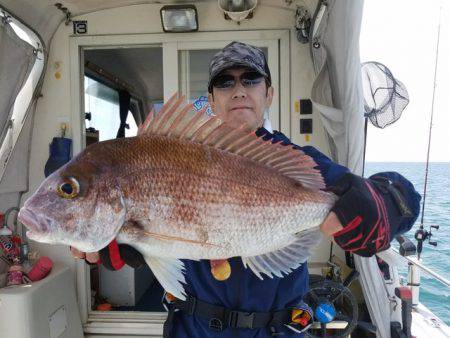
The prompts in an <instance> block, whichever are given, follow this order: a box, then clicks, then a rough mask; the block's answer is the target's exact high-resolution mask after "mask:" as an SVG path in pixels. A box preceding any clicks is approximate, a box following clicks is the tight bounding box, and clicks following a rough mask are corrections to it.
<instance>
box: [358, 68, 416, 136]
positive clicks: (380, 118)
mask: <svg viewBox="0 0 450 338" xmlns="http://www.w3.org/2000/svg"><path fill="white" fill-rule="evenodd" d="M361 73H362V87H363V95H364V110H365V114H364V116H365V117H368V118H369V119H370V122H372V124H373V125H374V126H375V127H377V128H384V127H386V126H388V125H390V124H392V123H394V122H395V121H397V120H398V119H399V118H400V116H401V115H402V112H403V110H404V109H405V108H406V106H407V105H408V103H409V96H408V91H407V90H406V87H405V85H404V84H403V83H401V82H400V81H398V80H397V79H396V78H395V77H394V76H393V75H392V73H391V71H390V70H389V68H387V67H386V66H385V65H383V64H381V63H379V62H374V61H371V62H365V63H363V64H362V65H361Z"/></svg>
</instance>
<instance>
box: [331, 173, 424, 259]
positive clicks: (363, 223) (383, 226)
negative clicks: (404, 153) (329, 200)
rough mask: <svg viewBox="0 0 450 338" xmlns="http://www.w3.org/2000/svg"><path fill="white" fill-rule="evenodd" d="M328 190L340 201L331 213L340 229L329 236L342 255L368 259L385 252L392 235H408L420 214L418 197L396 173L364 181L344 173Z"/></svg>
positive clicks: (372, 177)
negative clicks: (333, 214) (342, 251)
mask: <svg viewBox="0 0 450 338" xmlns="http://www.w3.org/2000/svg"><path fill="white" fill-rule="evenodd" d="M329 190H331V191H333V192H334V193H335V194H337V195H338V196H339V197H340V198H339V200H338V201H337V202H336V204H335V205H334V206H333V208H332V209H331V211H333V212H334V213H336V215H337V217H338V218H339V220H340V222H341V223H342V225H343V226H344V229H342V230H340V231H338V232H336V233H335V234H333V237H334V240H335V241H336V243H337V244H338V245H339V246H340V247H341V248H342V249H344V250H345V251H349V252H353V253H355V254H358V255H360V256H365V257H370V256H372V255H374V254H376V253H377V252H380V251H383V250H386V249H387V248H389V246H390V242H391V240H392V239H394V238H395V236H396V235H398V234H401V233H404V232H406V231H408V230H409V229H410V228H411V227H412V225H413V224H414V222H415V220H416V219H417V216H418V215H419V211H420V195H419V194H418V193H417V191H416V190H415V189H414V187H413V186H412V184H411V183H410V182H409V181H408V180H406V179H405V178H404V177H403V176H401V175H400V174H398V173H380V174H375V175H373V176H371V177H370V178H368V179H365V178H362V177H359V176H356V175H354V174H351V173H348V174H345V175H343V176H342V177H341V178H340V179H339V180H338V181H337V183H336V184H335V185H334V186H333V187H331V188H330V189H329Z"/></svg>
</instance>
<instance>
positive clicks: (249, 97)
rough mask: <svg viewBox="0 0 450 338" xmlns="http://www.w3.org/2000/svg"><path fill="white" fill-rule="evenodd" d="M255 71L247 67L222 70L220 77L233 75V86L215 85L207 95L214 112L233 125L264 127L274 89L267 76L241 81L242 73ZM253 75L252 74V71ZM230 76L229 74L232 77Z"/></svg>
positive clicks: (251, 127)
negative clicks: (265, 78)
mask: <svg viewBox="0 0 450 338" xmlns="http://www.w3.org/2000/svg"><path fill="white" fill-rule="evenodd" d="M249 72H250V73H254V71H252V70H249V69H247V68H232V69H228V70H225V71H223V72H222V73H220V75H219V76H222V75H227V76H232V77H234V85H233V86H228V87H223V88H221V87H214V86H213V89H212V90H213V92H212V94H211V93H210V94H209V96H208V99H209V103H210V104H211V107H212V109H213V111H214V113H215V114H216V115H217V117H219V118H220V119H221V120H222V121H224V122H226V123H227V124H228V125H230V126H231V127H235V128H238V127H240V126H242V125H245V126H246V127H245V128H246V129H247V130H249V131H254V130H256V129H257V128H259V127H261V126H262V124H263V121H264V110H265V109H268V108H269V107H270V105H271V103H272V98H273V88H272V87H269V88H267V85H266V82H265V80H264V78H262V79H261V80H260V81H253V82H251V81H250V82H245V81H244V85H243V84H242V83H241V81H240V79H241V75H243V74H244V78H245V73H249ZM250 75H251V74H250ZM229 78H230V77H229Z"/></svg>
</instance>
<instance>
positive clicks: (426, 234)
mask: <svg viewBox="0 0 450 338" xmlns="http://www.w3.org/2000/svg"><path fill="white" fill-rule="evenodd" d="M441 11H442V6H441V7H439V21H438V22H439V23H438V31H437V41H436V56H435V60H434V81H433V97H432V99H431V117H430V128H429V131H428V150H427V164H426V167H425V183H424V187H423V200H422V216H421V220H420V227H419V229H418V230H417V231H416V233H415V235H414V237H415V238H416V240H417V259H420V255H421V253H422V248H423V242H424V241H426V240H427V239H428V243H429V244H431V245H433V246H436V245H437V242H436V241H434V242H433V241H431V236H432V235H433V234H432V233H431V229H432V228H433V229H436V230H438V229H439V225H431V226H430V231H427V230H424V227H423V219H424V215H425V201H426V197H427V182H428V166H429V163H430V146H431V131H432V129H433V113H434V95H435V92H436V75H437V66H438V60H439V37H440V33H441Z"/></svg>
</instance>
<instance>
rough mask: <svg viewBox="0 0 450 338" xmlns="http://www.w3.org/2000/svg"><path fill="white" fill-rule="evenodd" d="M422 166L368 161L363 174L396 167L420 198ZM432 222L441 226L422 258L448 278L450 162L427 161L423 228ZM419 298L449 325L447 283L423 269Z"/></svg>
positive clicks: (422, 178) (449, 305)
mask: <svg viewBox="0 0 450 338" xmlns="http://www.w3.org/2000/svg"><path fill="white" fill-rule="evenodd" d="M425 167H426V163H396V162H369V163H366V167H365V175H364V176H366V177H368V176H370V175H372V174H374V173H377V172H382V171H397V172H398V173H400V174H402V175H403V176H405V177H406V178H407V179H408V180H410V181H411V182H412V183H413V184H414V186H415V188H416V190H417V191H418V192H419V193H420V194H421V195H422V198H423V188H424V182H425ZM421 203H422V202H421ZM421 207H422V204H421ZM420 220H421V215H420V216H419V218H418V219H417V221H416V223H415V224H414V226H413V228H412V229H411V230H410V231H409V232H408V233H407V234H406V235H407V237H409V238H410V239H411V240H413V242H414V243H417V242H416V241H415V239H414V233H415V231H416V230H417V229H418V228H419V225H420ZM432 224H433V225H434V224H437V225H439V226H440V228H439V230H438V231H434V230H433V231H432V232H433V236H432V240H433V241H437V242H438V245H437V247H434V246H431V245H429V244H427V242H425V243H424V246H423V251H422V255H421V258H422V262H423V263H424V264H425V265H426V266H427V267H429V268H431V269H432V270H433V271H435V272H437V273H439V274H440V275H441V276H443V277H445V278H446V279H450V163H430V164H429V168H428V182H427V193H426V201H425V213H424V227H425V229H426V230H429V226H430V225H432ZM404 271H406V269H405V270H404ZM400 273H402V271H400ZM419 299H420V302H421V303H423V304H424V305H425V306H426V307H428V308H429V309H430V310H431V311H432V312H433V313H434V314H436V315H437V316H438V317H439V318H441V319H442V320H443V321H444V322H446V323H447V324H448V325H450V287H446V286H445V285H443V284H441V283H440V282H439V281H436V280H434V279H433V278H432V277H430V276H429V275H427V274H425V273H424V272H423V273H421V288H420V297H419Z"/></svg>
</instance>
